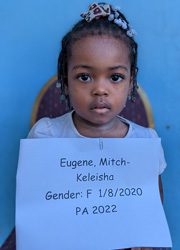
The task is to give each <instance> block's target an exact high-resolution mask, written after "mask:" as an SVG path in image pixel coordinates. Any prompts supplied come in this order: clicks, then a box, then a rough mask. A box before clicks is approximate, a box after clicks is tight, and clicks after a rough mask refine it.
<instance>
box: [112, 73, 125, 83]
mask: <svg viewBox="0 0 180 250" xmlns="http://www.w3.org/2000/svg"><path fill="white" fill-rule="evenodd" d="M123 79H124V77H123V76H122V75H121V74H113V75H112V76H111V81H112V82H113V83H119V82H121V81H122V80H123Z"/></svg>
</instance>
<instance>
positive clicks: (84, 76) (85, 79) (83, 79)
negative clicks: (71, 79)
mask: <svg viewBox="0 0 180 250" xmlns="http://www.w3.org/2000/svg"><path fill="white" fill-rule="evenodd" d="M77 79H79V80H80V81H81V82H90V81H91V77H90V76H89V75H88V74H80V75H78V76H77Z"/></svg>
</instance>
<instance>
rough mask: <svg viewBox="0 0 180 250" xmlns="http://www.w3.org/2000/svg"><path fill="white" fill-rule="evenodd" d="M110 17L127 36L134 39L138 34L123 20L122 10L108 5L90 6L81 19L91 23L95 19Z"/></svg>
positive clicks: (94, 4)
mask: <svg viewBox="0 0 180 250" xmlns="http://www.w3.org/2000/svg"><path fill="white" fill-rule="evenodd" d="M106 16H107V17H108V20H109V21H110V22H114V23H115V24H117V25H118V26H119V27H121V28H122V29H123V30H125V31H126V34H127V36H129V37H134V36H135V34H136V32H135V30H134V29H132V28H131V27H130V25H129V24H128V23H127V22H126V20H125V19H123V18H122V15H121V12H120V8H119V7H113V6H111V5H110V4H106V3H98V4H97V3H93V4H91V5H90V6H89V10H88V12H85V13H82V14H81V17H82V18H84V19H85V20H86V21H87V22H91V21H92V20H93V19H98V18H100V17H106Z"/></svg>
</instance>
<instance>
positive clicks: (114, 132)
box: [72, 112, 129, 138]
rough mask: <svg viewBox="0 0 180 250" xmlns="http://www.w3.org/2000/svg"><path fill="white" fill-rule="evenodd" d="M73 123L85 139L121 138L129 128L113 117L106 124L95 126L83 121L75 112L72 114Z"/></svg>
mask: <svg viewBox="0 0 180 250" xmlns="http://www.w3.org/2000/svg"><path fill="white" fill-rule="evenodd" d="M72 118H73V122H74V125H75V127H76V129H77V130H78V132H79V133H80V134H81V135H83V136H85V137H92V138H99V137H104V138H123V137H125V136H126V134H127V132H128V129H129V126H128V124H126V123H124V122H122V121H121V120H120V119H119V118H118V117H115V118H114V119H113V120H112V121H110V122H109V123H108V124H103V125H98V124H97V125H96V124H92V123H90V122H88V121H85V120H83V119H82V118H81V117H80V116H78V115H77V114H76V113H75V112H74V113H73V114H72Z"/></svg>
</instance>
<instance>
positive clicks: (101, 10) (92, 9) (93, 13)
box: [81, 3, 110, 22]
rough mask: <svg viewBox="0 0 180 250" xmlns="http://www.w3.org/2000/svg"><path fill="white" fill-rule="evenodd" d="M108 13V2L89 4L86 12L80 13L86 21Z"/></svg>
mask: <svg viewBox="0 0 180 250" xmlns="http://www.w3.org/2000/svg"><path fill="white" fill-rule="evenodd" d="M109 15H110V5H109V4H96V3H93V4H91V5H90V6H89V10H88V12H85V13H82V14H81V17H83V18H84V19H85V20H86V21H87V22H91V21H92V20H93V19H95V18H98V17H101V16H109Z"/></svg>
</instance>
